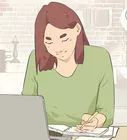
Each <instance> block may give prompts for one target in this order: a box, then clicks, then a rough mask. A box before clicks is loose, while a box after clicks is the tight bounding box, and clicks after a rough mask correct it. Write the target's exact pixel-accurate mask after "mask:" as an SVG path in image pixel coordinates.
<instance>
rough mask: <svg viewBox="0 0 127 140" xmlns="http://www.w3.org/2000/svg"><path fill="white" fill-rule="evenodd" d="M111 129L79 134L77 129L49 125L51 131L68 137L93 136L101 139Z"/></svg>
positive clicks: (98, 129) (99, 129) (97, 129)
mask: <svg viewBox="0 0 127 140" xmlns="http://www.w3.org/2000/svg"><path fill="white" fill-rule="evenodd" d="M108 129H109V128H96V129H94V130H93V131H85V132H78V131H76V127H68V126H66V125H49V130H50V131H54V132H57V133H60V134H62V135H68V136H92V137H100V136H102V135H104V134H105V133H106V132H107V131H108Z"/></svg>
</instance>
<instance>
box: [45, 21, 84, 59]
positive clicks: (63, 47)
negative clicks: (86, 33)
mask: <svg viewBox="0 0 127 140" xmlns="http://www.w3.org/2000/svg"><path fill="white" fill-rule="evenodd" d="M80 31H81V26H80V24H78V23H77V24H76V25H75V27H74V28H73V29H71V28H67V29H60V28H56V27H55V26H53V25H51V24H47V26H46V29H45V34H44V44H45V47H46V49H47V51H48V52H49V53H50V54H51V55H53V56H55V57H56V58H57V59H60V60H62V61H66V60H68V58H69V57H70V56H71V55H72V54H73V52H74V49H75V45H76V41H77V36H78V35H79V33H80Z"/></svg>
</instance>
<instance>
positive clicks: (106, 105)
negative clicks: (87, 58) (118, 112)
mask: <svg viewBox="0 0 127 140" xmlns="http://www.w3.org/2000/svg"><path fill="white" fill-rule="evenodd" d="M104 52H105V53H104V54H103V59H101V61H102V62H103V74H102V78H101V80H100V84H99V90H98V99H97V104H96V111H98V112H99V113H102V114H104V115H105V116H106V121H105V123H104V127H108V126H110V125H111V124H112V123H113V118H114V105H115V102H114V97H115V87H114V77H113V67H112V62H111V58H110V54H109V52H108V51H107V50H105V51H104Z"/></svg>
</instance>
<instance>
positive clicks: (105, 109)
mask: <svg viewBox="0 0 127 140" xmlns="http://www.w3.org/2000/svg"><path fill="white" fill-rule="evenodd" d="M22 94H23V95H42V96H44V98H45V103H46V109H47V115H48V123H49V124H65V125H69V126H77V130H81V131H84V130H93V129H94V128H96V127H108V126H109V125H111V124H112V122H113V114H114V81H113V70H112V64H111V59H110V55H109V53H108V51H106V49H104V48H101V47H96V46H90V45H89V42H88V40H87V37H86V35H85V31H84V29H83V26H82V23H81V21H80V19H79V17H78V16H77V14H76V13H75V12H74V11H73V10H72V9H70V8H69V7H67V6H66V5H64V4H61V3H57V2H51V3H49V4H48V5H44V6H43V7H42V8H41V10H40V11H39V13H38V15H37V18H36V22H35V51H34V50H33V51H32V52H31V54H30V57H29V60H28V64H27V71H26V75H25V80H24V86H23V91H22ZM95 112H98V113H97V114H96V116H94V117H93V118H92V120H91V121H88V120H89V118H90V116H91V115H93V114H94V113H95ZM78 124H79V125H78Z"/></svg>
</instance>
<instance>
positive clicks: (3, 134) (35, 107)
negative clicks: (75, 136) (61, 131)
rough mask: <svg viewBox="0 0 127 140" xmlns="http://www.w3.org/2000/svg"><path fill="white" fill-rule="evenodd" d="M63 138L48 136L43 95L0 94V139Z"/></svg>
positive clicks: (48, 139) (39, 139) (36, 139)
mask: <svg viewBox="0 0 127 140" xmlns="http://www.w3.org/2000/svg"><path fill="white" fill-rule="evenodd" d="M63 139H64V140H65V139H66V140H68V139H70V138H69V137H68V138H67V137H57V136H49V130H48V121H47V114H46V107H45V102H44V98H43V96H26V95H12V94H11V95H7V94H0V140H63Z"/></svg>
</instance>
